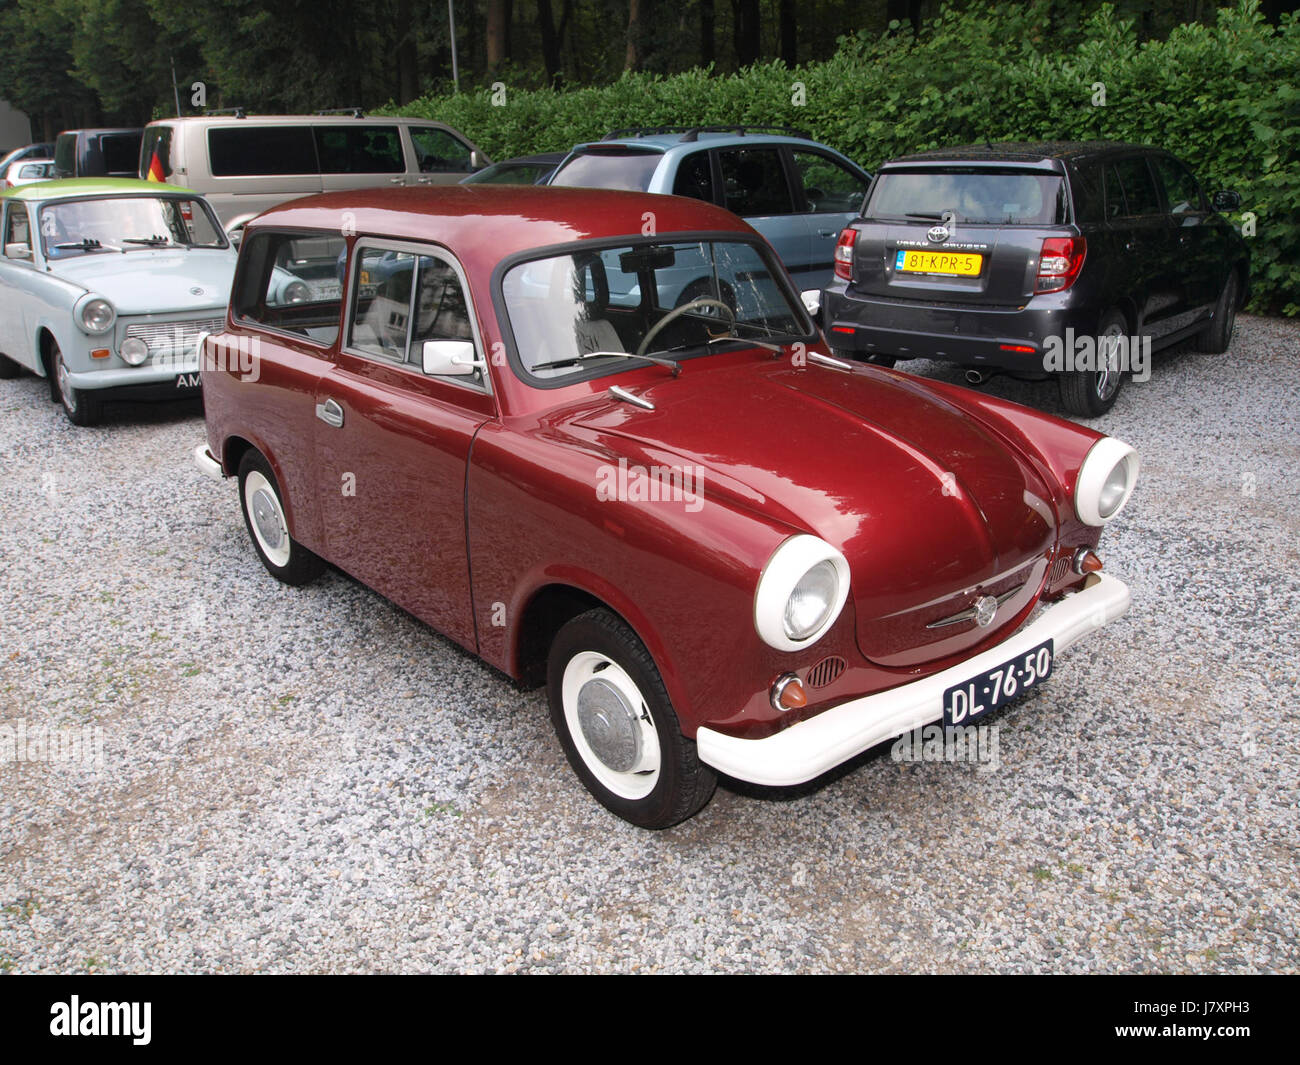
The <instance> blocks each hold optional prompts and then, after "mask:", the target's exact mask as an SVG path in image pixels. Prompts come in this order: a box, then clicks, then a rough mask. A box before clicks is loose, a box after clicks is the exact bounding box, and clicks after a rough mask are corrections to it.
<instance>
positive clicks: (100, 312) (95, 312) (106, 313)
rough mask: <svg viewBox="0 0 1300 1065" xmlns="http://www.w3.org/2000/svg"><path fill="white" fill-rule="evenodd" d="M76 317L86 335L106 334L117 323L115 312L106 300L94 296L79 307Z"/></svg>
mask: <svg viewBox="0 0 1300 1065" xmlns="http://www.w3.org/2000/svg"><path fill="white" fill-rule="evenodd" d="M78 317H79V319H80V321H81V328H82V329H84V330H85V331H86V332H87V333H107V332H108V331H109V330H110V329H112V328H113V323H114V322H115V321H117V312H116V311H115V310H113V305H112V304H111V303H109V302H108V300H106V299H100V298H99V297H98V296H96V297H95V298H94V299H89V300H86V302H85V303H83V304H82V305H81V310H80V312H79V314H78Z"/></svg>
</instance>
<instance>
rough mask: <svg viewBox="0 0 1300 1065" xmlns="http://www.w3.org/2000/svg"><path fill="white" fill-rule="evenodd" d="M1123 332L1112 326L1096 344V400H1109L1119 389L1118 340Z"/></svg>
mask: <svg viewBox="0 0 1300 1065" xmlns="http://www.w3.org/2000/svg"><path fill="white" fill-rule="evenodd" d="M1123 335H1124V331H1123V330H1122V329H1121V328H1120V327H1119V326H1118V325H1112V326H1111V327H1110V328H1109V329H1107V330H1106V332H1105V333H1103V334H1102V335H1101V337H1100V338H1098V344H1097V378H1096V388H1097V398H1098V399H1101V400H1107V399H1110V397H1111V396H1113V395H1114V394H1115V392H1116V390H1117V389H1118V388H1119V379H1120V374H1121V372H1122V371H1121V370H1120V359H1119V338H1120V337H1121V336H1123Z"/></svg>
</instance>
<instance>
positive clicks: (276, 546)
mask: <svg viewBox="0 0 1300 1065" xmlns="http://www.w3.org/2000/svg"><path fill="white" fill-rule="evenodd" d="M239 502H240V505H241V507H242V508H243V511H244V524H245V525H246V526H248V535H249V536H250V537H251V538H252V540H253V547H254V548H256V549H257V555H258V557H259V558H260V559H261V560H262V565H264V566H265V567H266V569H267V572H268V573H270V574H271V576H272V577H274V578H275V579H276V580H279V581H283V582H284V583H285V584H292V585H299V584H307V583H308V582H309V581H313V580H315V579H316V578H317V577H319V576H320V575H321V572H322V571H323V570H324V569H325V562H324V560H323V559H321V558H320V556H319V555H314V554H312V553H311V552H310V551H308V550H307V549H306V548H305V547H303V546H302V544H300V543H298V541H297V540H295V539H294V538H293V537H292V536H290V535H289V522H288V520H287V519H286V518H285V516H284V504H283V503H281V502H280V487H279V485H277V484H276V481H275V474H274V473H273V472H271V464H270V463H269V462H267V461H266V458H265V457H264V456H263V455H262V454H261V452H258V451H249V452H248V453H247V454H246V455H245V456H244V459H243V461H242V462H241V463H240V464H239Z"/></svg>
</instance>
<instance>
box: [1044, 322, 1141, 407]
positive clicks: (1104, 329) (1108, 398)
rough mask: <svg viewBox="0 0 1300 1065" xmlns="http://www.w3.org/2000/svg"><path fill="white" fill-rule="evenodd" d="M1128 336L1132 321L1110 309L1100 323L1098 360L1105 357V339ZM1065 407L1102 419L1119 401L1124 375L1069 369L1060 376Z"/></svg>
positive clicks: (1117, 370)
mask: <svg viewBox="0 0 1300 1065" xmlns="http://www.w3.org/2000/svg"><path fill="white" fill-rule="evenodd" d="M1127 333H1128V322H1127V321H1126V320H1125V318H1124V315H1122V314H1121V313H1120V312H1119V311H1117V310H1114V309H1112V310H1109V311H1107V312H1106V313H1105V314H1103V315H1102V316H1101V319H1100V320H1099V321H1098V323H1097V347H1096V351H1097V360H1098V361H1099V362H1100V361H1101V359H1102V358H1103V355H1104V347H1103V343H1102V341H1103V338H1105V337H1108V336H1115V337H1122V336H1125V335H1126V334H1127ZM1059 379H1060V385H1061V404H1062V406H1064V407H1065V409H1066V411H1067V412H1068V413H1070V414H1073V415H1076V416H1078V417H1081V418H1099V417H1101V415H1103V414H1105V413H1106V412H1107V411H1108V410H1110V409H1111V407H1113V406H1115V400H1116V399H1118V398H1119V393H1120V389H1122V388H1123V387H1124V373H1123V371H1121V370H1120V369H1119V368H1117V367H1116V368H1113V369H1111V370H1107V369H1105V368H1095V369H1091V370H1067V371H1065V372H1063V373H1062V374H1060V378H1059Z"/></svg>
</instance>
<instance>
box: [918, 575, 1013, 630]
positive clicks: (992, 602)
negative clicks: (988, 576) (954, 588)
mask: <svg viewBox="0 0 1300 1065" xmlns="http://www.w3.org/2000/svg"><path fill="white" fill-rule="evenodd" d="M1022 588H1024V585H1023V584H1021V585H1018V586H1017V587H1015V588H1012V589H1011V590H1010V591H1009V592H1003V593H1002V594H1001V595H999V596H997V597H996V598H995V597H994V596H991V595H981V596H980V597H979V598H978V599H976V600H975V603H974V605H973V606H968V607H967V608H966V609H965V610H959V611H958V612H957V613H955V614H953V615H951V616H949V617H946V618H939V620H938V621H932V622H930V624H928V625H927V626H926V628H927V629H944V628H947V627H948V626H949V625H960V624H961V623H962V622H964V621H973V622H975V624H976V625H978V626H979V627H980V628H981V629H987V628H988V627H989V626H990V625H992V624H993V619H994V618H995V617H996V616H997V613H998V607H1000V606H1001V605H1002V604H1003V603H1005V602H1006V601H1007V600H1008V599H1010V598H1011V597H1012V596H1014V595H1015V594H1016V593H1017V592H1019V591H1020V590H1021V589H1022Z"/></svg>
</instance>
